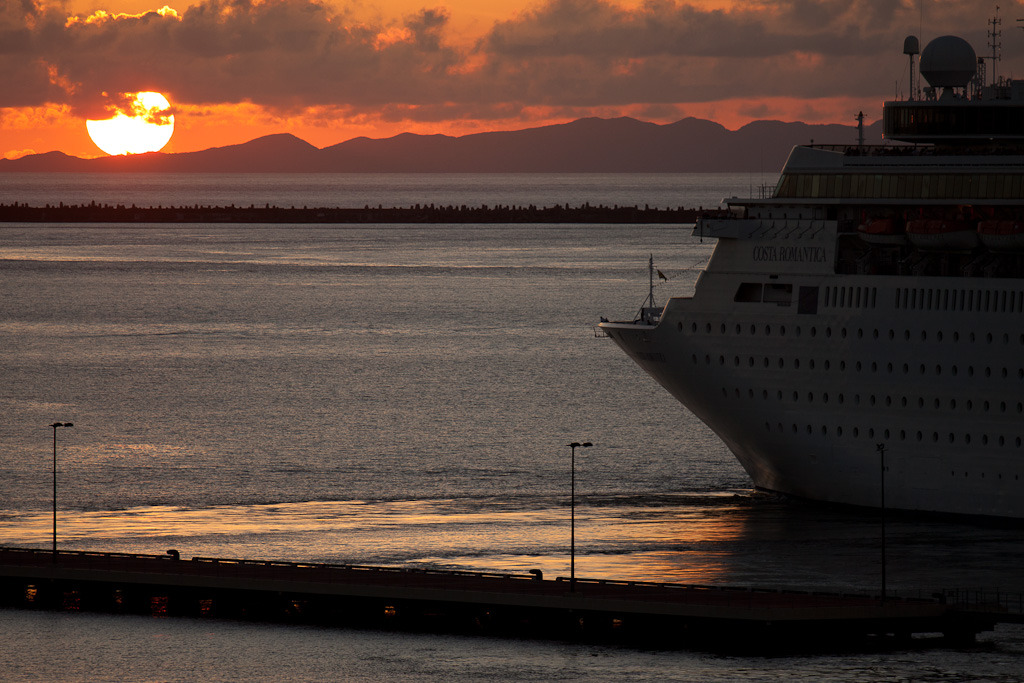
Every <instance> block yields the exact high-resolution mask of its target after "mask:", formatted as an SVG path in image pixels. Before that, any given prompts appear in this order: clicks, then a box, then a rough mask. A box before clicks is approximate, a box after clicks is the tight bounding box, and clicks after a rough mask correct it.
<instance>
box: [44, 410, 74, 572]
mask: <svg viewBox="0 0 1024 683" xmlns="http://www.w3.org/2000/svg"><path fill="white" fill-rule="evenodd" d="M50 426H51V427H53V561H54V562H56V561H57V427H74V426H75V424H74V423H73V422H54V423H53V424H52V425H50Z"/></svg>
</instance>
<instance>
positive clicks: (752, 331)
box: [750, 325, 757, 334]
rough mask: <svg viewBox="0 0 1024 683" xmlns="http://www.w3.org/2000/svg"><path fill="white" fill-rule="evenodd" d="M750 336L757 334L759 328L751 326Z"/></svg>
mask: <svg viewBox="0 0 1024 683" xmlns="http://www.w3.org/2000/svg"><path fill="white" fill-rule="evenodd" d="M750 334H757V326H756V325H751V326H750Z"/></svg>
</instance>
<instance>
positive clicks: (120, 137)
mask: <svg viewBox="0 0 1024 683" xmlns="http://www.w3.org/2000/svg"><path fill="white" fill-rule="evenodd" d="M125 97H126V98H127V99H129V102H128V114H126V113H124V112H122V111H118V112H117V114H115V115H114V117H113V118H109V119H103V120H100V121H86V122H85V127H86V129H87V130H88V131H89V137H90V138H92V141H93V142H94V143H96V146H97V147H99V148H100V149H102V150H103V151H104V152H106V153H107V154H111V155H117V154H143V153H145V152H158V151H160V150H161V149H163V147H164V145H166V144H167V142H168V141H169V140H170V139H171V135H173V134H174V116H173V115H171V114H170V113H169V110H170V107H171V104H170V102H168V101H167V98H166V97H164V96H163V95H161V94H160V93H158V92H138V93H125Z"/></svg>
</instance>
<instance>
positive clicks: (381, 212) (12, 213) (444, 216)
mask: <svg viewBox="0 0 1024 683" xmlns="http://www.w3.org/2000/svg"><path fill="white" fill-rule="evenodd" d="M720 213H721V211H720V210H718V209H703V208H696V209H693V208H689V209H688V208H683V207H677V208H654V207H649V206H644V207H639V206H593V205H590V204H583V205H581V206H575V207H572V206H569V205H555V206H548V207H538V206H532V205H531V206H511V205H497V206H487V205H482V206H467V205H459V206H454V205H446V206H441V205H435V204H428V205H420V204H416V205H414V206H411V207H392V208H386V207H384V206H377V207H376V208H374V207H371V206H364V207H363V208H330V207H316V208H309V207H301V208H297V207H294V206H293V207H288V208H284V207H279V206H271V205H269V204H268V205H265V206H254V205H250V206H248V207H241V206H233V205H231V206H199V205H196V206H166V207H165V206H156V207H138V206H134V205H132V206H126V205H123V204H115V205H110V204H97V203H94V202H93V203H89V204H81V205H70V204H57V205H46V206H28V205H26V204H20V203H15V204H0V223H276V224H290V223H299V224H301V223H339V224H347V223H622V224H629V223H634V224H644V223H670V224H671V223H679V224H687V223H693V222H695V221H696V220H697V218H698V217H700V216H712V215H719V214H720Z"/></svg>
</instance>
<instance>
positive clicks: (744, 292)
mask: <svg viewBox="0 0 1024 683" xmlns="http://www.w3.org/2000/svg"><path fill="white" fill-rule="evenodd" d="M732 300H733V301H736V302H740V303H742V302H746V303H761V283H760V282H741V283H740V286H739V289H737V290H736V296H734V297H733V299H732Z"/></svg>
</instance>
